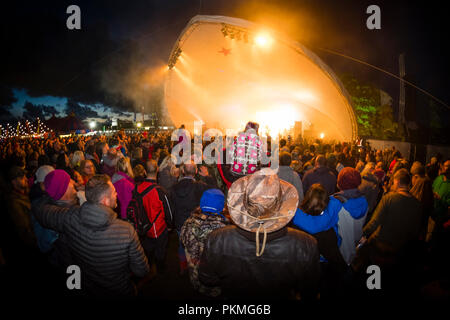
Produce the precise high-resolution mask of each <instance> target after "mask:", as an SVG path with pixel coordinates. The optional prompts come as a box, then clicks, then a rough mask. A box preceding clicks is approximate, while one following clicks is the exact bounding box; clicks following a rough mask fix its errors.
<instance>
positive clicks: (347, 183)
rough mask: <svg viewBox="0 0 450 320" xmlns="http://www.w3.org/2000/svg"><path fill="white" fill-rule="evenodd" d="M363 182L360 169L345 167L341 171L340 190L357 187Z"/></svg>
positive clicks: (339, 177) (339, 176)
mask: <svg viewBox="0 0 450 320" xmlns="http://www.w3.org/2000/svg"><path fill="white" fill-rule="evenodd" d="M360 184H361V174H360V173H359V171H358V170H356V169H354V168H351V167H345V168H344V169H342V170H341V171H340V172H339V175H338V178H337V185H338V188H339V189H340V190H349V189H356V188H358V186H359V185H360Z"/></svg>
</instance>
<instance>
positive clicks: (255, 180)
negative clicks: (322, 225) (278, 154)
mask: <svg viewBox="0 0 450 320" xmlns="http://www.w3.org/2000/svg"><path fill="white" fill-rule="evenodd" d="M227 205H228V210H229V212H230V216H231V219H232V220H233V221H234V223H235V224H236V225H238V226H239V227H240V228H242V229H244V230H247V231H250V232H256V255H257V256H258V257H259V256H261V255H262V254H263V252H264V247H265V243H266V239H267V233H269V232H274V231H277V230H280V229H281V228H283V227H284V226H286V225H287V224H288V223H289V221H291V219H292V218H293V217H294V215H295V211H296V210H297V205H298V193H297V190H296V189H295V187H294V186H293V185H291V184H290V183H288V182H285V181H283V180H280V179H279V178H278V176H277V174H276V171H274V170H272V169H270V168H264V169H262V170H260V171H257V172H255V173H254V174H252V175H247V176H245V177H242V178H240V179H238V180H236V181H235V182H234V183H233V184H232V185H231V187H230V189H229V190H228V198H227ZM259 232H264V240H263V245H262V249H261V251H259Z"/></svg>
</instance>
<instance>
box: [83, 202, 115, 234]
mask: <svg viewBox="0 0 450 320" xmlns="http://www.w3.org/2000/svg"><path fill="white" fill-rule="evenodd" d="M116 217H117V214H116V213H115V212H114V211H113V210H112V209H111V208H109V207H106V206H104V205H102V204H92V203H89V202H85V203H83V205H82V206H81V209H80V219H81V223H82V224H83V225H84V226H86V227H88V228H89V229H94V230H101V229H105V228H106V227H108V226H109V225H110V224H111V223H112V222H113V221H114V219H116Z"/></svg>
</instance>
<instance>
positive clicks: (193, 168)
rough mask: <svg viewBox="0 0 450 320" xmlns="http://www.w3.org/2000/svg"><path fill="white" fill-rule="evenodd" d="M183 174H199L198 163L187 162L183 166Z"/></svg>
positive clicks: (187, 175)
mask: <svg viewBox="0 0 450 320" xmlns="http://www.w3.org/2000/svg"><path fill="white" fill-rule="evenodd" d="M182 171H183V176H185V177H193V176H195V175H196V174H197V165H196V164H195V163H194V162H190V163H185V164H184V165H183V168H182Z"/></svg>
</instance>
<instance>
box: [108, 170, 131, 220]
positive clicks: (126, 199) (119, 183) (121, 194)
mask: <svg viewBox="0 0 450 320" xmlns="http://www.w3.org/2000/svg"><path fill="white" fill-rule="evenodd" d="M111 182H112V183H113V185H114V188H116V192H117V206H118V207H119V209H120V217H121V218H122V219H126V218H127V207H128V204H129V203H130V200H131V197H132V192H133V189H134V180H133V179H131V178H130V177H129V176H128V175H127V174H126V173H124V172H120V171H119V172H116V173H114V175H113V176H112V178H111Z"/></svg>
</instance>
